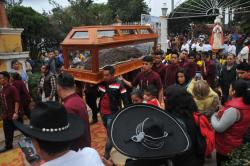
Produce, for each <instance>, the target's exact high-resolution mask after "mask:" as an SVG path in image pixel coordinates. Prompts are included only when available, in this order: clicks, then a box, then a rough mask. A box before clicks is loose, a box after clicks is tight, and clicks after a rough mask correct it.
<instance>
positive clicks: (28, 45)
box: [7, 6, 53, 55]
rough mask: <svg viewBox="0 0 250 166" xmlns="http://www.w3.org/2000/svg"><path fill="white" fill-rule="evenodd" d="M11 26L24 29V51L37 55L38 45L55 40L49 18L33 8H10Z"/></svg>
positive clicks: (8, 11)
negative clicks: (43, 41) (51, 35)
mask: <svg viewBox="0 0 250 166" xmlns="http://www.w3.org/2000/svg"><path fill="white" fill-rule="evenodd" d="M7 13H8V18H9V22H10V25H11V26H12V27H14V28H24V31H23V33H22V44H23V49H24V50H29V51H31V53H33V55H34V54H37V52H38V50H37V45H38V44H39V43H40V42H41V41H42V40H47V41H49V40H53V38H51V37H50V34H51V31H50V25H49V20H48V18H47V17H45V16H43V15H42V14H40V13H38V12H36V11H34V10H33V9H32V8H31V7H23V6H10V7H8V10H7Z"/></svg>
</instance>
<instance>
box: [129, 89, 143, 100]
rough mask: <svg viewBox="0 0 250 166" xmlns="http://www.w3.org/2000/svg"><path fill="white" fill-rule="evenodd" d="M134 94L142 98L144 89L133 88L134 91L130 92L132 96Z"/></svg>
mask: <svg viewBox="0 0 250 166" xmlns="http://www.w3.org/2000/svg"><path fill="white" fill-rule="evenodd" d="M132 95H136V96H138V97H139V98H140V99H143V91H142V90H140V89H136V88H135V89H133V91H132V92H131V93H130V96H132Z"/></svg>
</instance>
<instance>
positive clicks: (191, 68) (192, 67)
mask: <svg viewBox="0 0 250 166" xmlns="http://www.w3.org/2000/svg"><path fill="white" fill-rule="evenodd" d="M183 68H184V69H185V70H186V71H187V74H188V75H189V77H190V78H194V77H195V73H196V72H197V70H198V67H197V64H196V63H195V62H188V63H186V64H185V65H184V66H183Z"/></svg>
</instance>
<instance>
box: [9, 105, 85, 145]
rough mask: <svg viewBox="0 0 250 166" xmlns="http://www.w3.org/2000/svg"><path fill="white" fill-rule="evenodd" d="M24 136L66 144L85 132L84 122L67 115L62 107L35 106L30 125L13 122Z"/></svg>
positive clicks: (76, 117)
mask: <svg viewBox="0 0 250 166" xmlns="http://www.w3.org/2000/svg"><path fill="white" fill-rule="evenodd" d="M14 124H15V126H16V127H17V128H18V129H19V130H20V131H21V132H23V133H24V134H25V135H27V136H29V137H32V138H36V139H39V140H43V141H48V142H67V141H71V140H74V139H76V138H78V137H80V136H81V135H82V134H83V133H84V130H85V125H84V122H83V121H82V120H81V119H80V118H79V117H78V116H76V115H73V114H67V111H66V109H65V108H64V106H63V105H61V104H59V103H56V102H45V103H39V104H37V105H36V107H35V109H34V110H32V112H31V118H30V124H29V125H24V124H22V123H20V122H18V121H14Z"/></svg>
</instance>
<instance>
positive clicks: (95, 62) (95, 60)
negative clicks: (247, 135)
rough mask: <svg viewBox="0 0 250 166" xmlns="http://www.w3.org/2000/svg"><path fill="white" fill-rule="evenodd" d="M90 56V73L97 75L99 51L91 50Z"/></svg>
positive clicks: (96, 49)
mask: <svg viewBox="0 0 250 166" xmlns="http://www.w3.org/2000/svg"><path fill="white" fill-rule="evenodd" d="M90 53H91V56H92V72H93V73H98V72H99V55H98V54H99V49H98V48H95V49H91V52H90Z"/></svg>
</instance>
